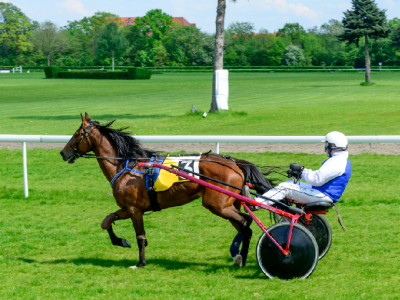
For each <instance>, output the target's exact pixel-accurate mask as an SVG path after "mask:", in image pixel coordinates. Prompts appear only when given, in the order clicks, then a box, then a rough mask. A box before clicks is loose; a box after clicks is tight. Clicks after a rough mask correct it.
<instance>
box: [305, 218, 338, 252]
mask: <svg viewBox="0 0 400 300" xmlns="http://www.w3.org/2000/svg"><path fill="white" fill-rule="evenodd" d="M299 223H300V224H301V225H303V226H304V227H305V228H307V229H308V230H309V231H310V232H311V233H312V235H313V236H314V238H315V240H316V241H317V244H318V249H319V256H318V258H319V259H321V258H323V257H324V256H325V255H326V254H327V253H328V251H329V249H330V247H331V245H332V229H331V227H330V225H329V222H328V220H327V219H326V218H325V217H324V216H320V215H311V218H310V221H308V222H307V221H306V219H305V217H304V215H303V216H301V218H300V219H299Z"/></svg>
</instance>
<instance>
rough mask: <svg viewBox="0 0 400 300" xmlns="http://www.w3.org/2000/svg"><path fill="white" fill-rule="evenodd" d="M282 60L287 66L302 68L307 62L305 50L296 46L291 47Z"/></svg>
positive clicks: (287, 48)
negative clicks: (305, 61)
mask: <svg viewBox="0 0 400 300" xmlns="http://www.w3.org/2000/svg"><path fill="white" fill-rule="evenodd" d="M282 60H283V63H284V65H286V66H302V65H303V62H304V60H305V57H304V54H303V50H301V49H300V48H299V47H297V46H295V45H289V46H287V47H286V53H285V55H284V56H283V59H282Z"/></svg>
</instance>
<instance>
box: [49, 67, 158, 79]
mask: <svg viewBox="0 0 400 300" xmlns="http://www.w3.org/2000/svg"><path fill="white" fill-rule="evenodd" d="M127 69H128V71H115V72H107V71H100V72H99V71H71V72H70V71H64V70H62V71H60V69H59V71H58V74H57V77H58V78H63V79H130V80H134V79H150V78H151V74H152V73H151V71H149V70H145V69H141V68H134V67H129V68H127ZM46 77H47V75H46Z"/></svg>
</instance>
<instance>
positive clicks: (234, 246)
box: [230, 235, 244, 257]
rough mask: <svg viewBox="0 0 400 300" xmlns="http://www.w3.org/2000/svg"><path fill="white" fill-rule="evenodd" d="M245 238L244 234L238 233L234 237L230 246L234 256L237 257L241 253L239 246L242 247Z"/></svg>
mask: <svg viewBox="0 0 400 300" xmlns="http://www.w3.org/2000/svg"><path fill="white" fill-rule="evenodd" d="M243 239H244V236H243V235H236V236H235V238H234V239H233V241H232V245H231V248H230V251H231V255H232V257H235V256H236V255H238V254H239V247H240V244H241V243H242V241H243Z"/></svg>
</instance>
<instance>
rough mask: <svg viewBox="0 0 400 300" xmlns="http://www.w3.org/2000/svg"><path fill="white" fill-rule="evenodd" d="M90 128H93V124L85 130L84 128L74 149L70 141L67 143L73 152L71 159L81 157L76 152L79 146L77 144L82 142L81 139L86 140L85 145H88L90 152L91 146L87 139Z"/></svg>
mask: <svg viewBox="0 0 400 300" xmlns="http://www.w3.org/2000/svg"><path fill="white" fill-rule="evenodd" d="M92 126H93V123H90V125H89V126H88V127H87V128H85V133H84V134H82V135H81V137H80V139H79V141H78V142H77V143H76V145H75V148H74V147H72V145H71V143H70V141H68V146H70V147H71V149H72V150H74V154H73V155H72V156H73V157H75V158H79V157H81V155H80V154H79V152H78V146H79V143H80V142H81V141H82V139H83V137H85V138H86V143H88V145H89V150H90V151H92V146H91V145H90V143H89V139H88V134H89V130H90V128H91V127H92Z"/></svg>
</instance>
